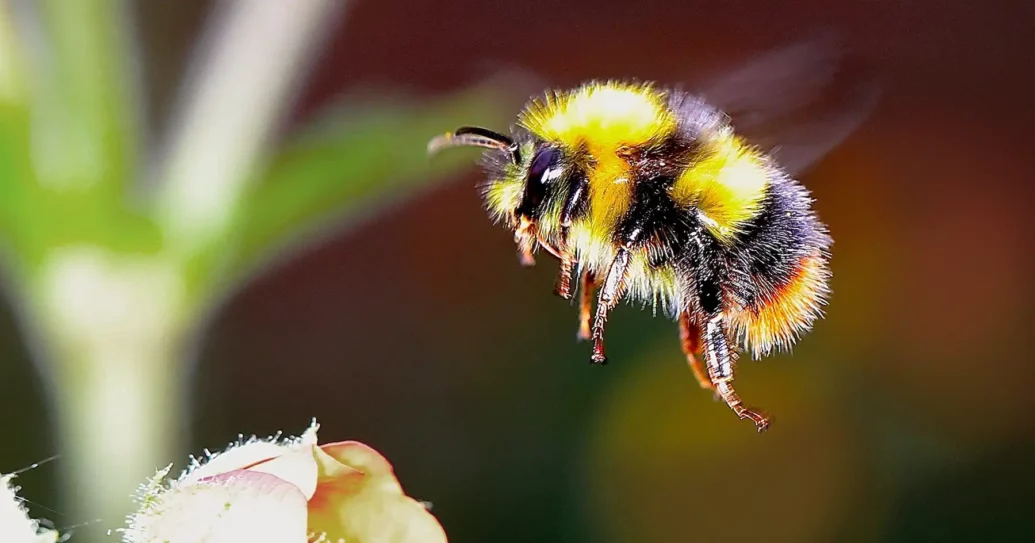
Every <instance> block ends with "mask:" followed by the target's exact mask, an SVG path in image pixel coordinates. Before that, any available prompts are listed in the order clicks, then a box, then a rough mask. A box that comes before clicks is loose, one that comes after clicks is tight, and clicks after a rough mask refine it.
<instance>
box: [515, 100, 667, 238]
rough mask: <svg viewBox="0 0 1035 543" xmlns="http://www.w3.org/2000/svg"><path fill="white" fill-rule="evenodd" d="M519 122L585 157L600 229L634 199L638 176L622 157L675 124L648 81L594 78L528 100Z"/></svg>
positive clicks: (591, 206)
mask: <svg viewBox="0 0 1035 543" xmlns="http://www.w3.org/2000/svg"><path fill="white" fill-rule="evenodd" d="M519 122H520V124H521V125H522V126H524V127H525V128H526V129H528V130H529V131H530V132H532V133H533V134H535V135H537V136H539V137H540V138H542V139H544V140H546V141H549V142H553V143H555V144H557V145H559V146H561V147H562V148H564V149H566V150H568V151H569V152H571V153H572V154H573V155H578V156H581V157H583V162H584V163H583V164H582V165H583V167H584V168H585V169H586V174H587V177H588V181H589V210H590V217H591V222H592V224H593V225H594V227H595V228H598V229H601V230H609V229H610V228H611V227H612V226H613V225H614V224H615V223H617V221H618V220H619V218H620V217H621V216H622V215H623V214H624V213H625V212H626V210H627V209H628V207H629V204H630V203H631V201H632V188H633V186H632V185H633V179H632V171H631V167H630V165H629V163H628V162H627V161H626V160H625V159H624V158H623V157H622V156H621V151H622V149H623V148H626V147H635V146H640V145H643V144H646V143H649V142H651V141H656V140H658V139H660V138H663V137H665V136H667V135H668V134H670V133H672V132H673V131H674V130H675V129H676V122H677V120H676V118H675V117H674V116H673V114H672V112H671V111H670V110H669V108H668V106H667V104H666V103H665V96H664V94H663V93H661V92H660V91H658V90H657V89H655V88H654V87H653V86H652V85H649V84H632V83H620V82H604V83H589V84H586V85H583V86H582V87H579V88H577V89H575V90H572V91H567V92H559V93H553V94H549V95H547V96H546V97H545V98H544V99H543V100H537V101H534V102H532V103H531V104H529V106H528V107H527V108H525V110H524V111H523V112H522V113H521V115H520V118H519Z"/></svg>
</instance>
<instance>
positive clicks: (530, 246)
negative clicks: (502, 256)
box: [514, 217, 538, 268]
mask: <svg viewBox="0 0 1035 543" xmlns="http://www.w3.org/2000/svg"><path fill="white" fill-rule="evenodd" d="M537 231H538V227H537V226H536V224H535V223H534V222H532V221H531V220H529V219H528V218H526V217H521V219H520V220H519V223H518V226H517V228H515V229H514V243H515V244H516V245H517V248H518V261H519V262H521V265H522V266H525V267H526V268H529V267H532V266H535V256H533V255H532V252H533V251H534V250H535V245H536V243H537V242H538V236H537V235H536V234H537Z"/></svg>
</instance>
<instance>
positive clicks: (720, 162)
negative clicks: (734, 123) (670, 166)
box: [672, 132, 769, 242]
mask: <svg viewBox="0 0 1035 543" xmlns="http://www.w3.org/2000/svg"><path fill="white" fill-rule="evenodd" d="M707 152H708V155H707V158H705V159H703V160H701V161H699V162H697V163H696V164H694V165H692V166H691V167H689V168H687V169H686V170H685V171H684V172H683V174H682V175H680V176H679V178H678V179H676V182H675V184H674V185H673V187H672V198H673V199H674V200H675V201H676V202H677V203H679V204H681V205H684V206H694V207H696V208H697V210H698V211H699V212H700V214H701V219H702V221H703V223H704V226H705V227H706V228H707V229H708V230H709V231H710V232H711V233H712V235H714V236H715V237H716V238H717V239H719V240H720V241H724V242H728V241H730V240H731V239H732V238H733V237H734V236H735V235H736V234H737V233H738V232H739V231H740V230H741V227H742V226H743V225H744V224H745V223H746V222H747V221H749V220H751V219H752V218H754V217H755V216H756V215H757V214H758V213H759V212H760V211H761V209H762V199H763V198H764V197H765V193H766V186H767V185H768V182H769V173H768V171H767V170H766V167H765V163H764V159H763V158H762V156H761V155H759V154H758V153H756V152H755V151H754V150H753V149H751V148H750V147H747V146H746V145H745V144H744V143H743V141H741V140H740V139H739V138H738V137H737V136H735V135H734V134H733V133H732V132H726V133H722V134H718V135H717V137H716V138H715V139H713V140H712V141H711V142H710V143H709V148H708V149H707Z"/></svg>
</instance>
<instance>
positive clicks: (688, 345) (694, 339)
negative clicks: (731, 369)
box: [679, 311, 715, 390]
mask: <svg viewBox="0 0 1035 543" xmlns="http://www.w3.org/2000/svg"><path fill="white" fill-rule="evenodd" d="M679 339H680V343H681V344H682V346H683V354H685V355H686V363H687V364H688V365H689V366H690V370H691V371H693V372H694V378H696V379H697V384H698V385H700V386H701V388H703V389H705V390H715V385H714V384H712V379H711V377H709V376H708V370H707V369H706V368H705V367H704V364H702V363H701V360H700V359H699V358H697V354H696V353H699V352H700V351H701V328H700V327H699V326H697V324H695V323H694V322H693V319H692V317H691V315H690V312H689V311H683V312H682V313H680V314H679Z"/></svg>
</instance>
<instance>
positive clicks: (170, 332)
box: [0, 0, 502, 541]
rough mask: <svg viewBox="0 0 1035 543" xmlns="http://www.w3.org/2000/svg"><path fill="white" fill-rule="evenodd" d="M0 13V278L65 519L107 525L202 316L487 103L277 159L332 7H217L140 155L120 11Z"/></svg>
mask: <svg viewBox="0 0 1035 543" xmlns="http://www.w3.org/2000/svg"><path fill="white" fill-rule="evenodd" d="M0 4H2V7H3V10H2V12H0V251H2V252H0V255H2V265H3V278H4V284H5V288H6V291H7V295H8V298H9V299H10V301H11V302H12V304H13V305H14V306H15V309H16V312H17V314H18V316H19V320H20V324H21V326H22V329H23V332H24V334H25V336H26V338H27V340H28V342H29V344H30V348H31V350H32V352H33V355H34V357H35V358H36V359H37V362H38V363H39V366H40V369H41V372H42V374H43V375H44V377H45V379H46V382H47V384H48V389H49V391H50V392H51V397H52V398H51V399H52V401H53V403H54V406H55V414H56V417H57V426H58V431H59V433H60V440H59V441H60V444H61V448H62V450H61V451H60V452H61V454H62V462H61V463H62V465H63V470H64V473H63V480H64V481H65V484H66V488H65V491H66V493H67V496H66V497H67V499H69V501H70V503H69V504H68V509H69V513H70V514H69V517H68V518H71V519H74V520H75V521H76V522H82V521H92V520H94V519H99V521H100V525H101V526H102V527H104V528H116V527H119V526H120V525H121V523H122V521H123V519H124V518H125V516H126V515H127V513H128V512H129V511H130V509H131V508H130V498H131V495H132V494H133V491H134V490H135V488H136V487H137V485H138V484H139V483H141V482H142V481H144V480H145V479H146V478H147V477H149V476H150V475H152V474H153V473H154V471H155V470H156V469H157V468H160V467H163V466H165V465H166V464H168V462H169V460H170V459H171V458H177V457H179V456H180V455H181V450H182V447H183V445H184V443H183V437H184V435H185V432H186V430H187V425H188V422H187V421H188V420H189V417H188V416H187V415H188V413H187V409H188V407H187V406H188V404H187V403H186V401H185V400H186V398H187V397H188V396H187V395H188V384H189V383H187V382H186V381H187V375H188V373H189V367H188V364H187V363H188V362H189V361H190V356H191V351H192V349H193V343H194V341H195V338H196V337H197V336H198V333H199V332H200V331H201V327H202V326H203V325H204V322H205V319H206V315H207V314H208V313H210V312H211V311H213V310H214V308H215V307H216V305H217V303H218V301H219V300H221V299H222V298H224V297H225V296H226V295H227V294H228V293H229V292H231V291H232V290H233V289H235V288H238V287H239V286H240V284H242V283H243V282H244V281H245V280H246V278H247V277H248V276H249V274H251V273H253V272H254V271H255V270H256V269H258V268H259V267H260V266H262V265H263V264H265V263H268V262H269V261H270V260H272V259H273V258H274V257H275V256H276V255H277V254H280V253H283V252H285V251H287V250H289V249H291V248H293V247H297V246H298V245H299V240H303V239H312V238H313V237H314V235H315V234H317V233H318V232H317V231H318V230H319V229H321V228H326V227H328V226H332V225H333V223H335V222H337V221H340V219H341V218H342V217H349V216H352V215H356V214H357V213H358V212H359V211H361V210H362V211H363V212H366V211H367V210H368V208H369V207H370V204H371V201H372V200H376V199H377V198H382V199H384V197H388V196H393V195H397V194H398V193H401V192H407V191H406V190H404V189H405V188H406V187H414V188H415V187H417V186H419V183H426V182H427V180H428V179H431V178H432V176H433V174H442V173H447V172H451V171H456V170H457V169H459V168H462V167H464V166H466V164H467V163H466V162H464V161H462V160H460V159H461V158H463V157H458V158H457V159H456V160H453V161H445V160H439V161H435V163H434V164H431V165H429V164H428V162H427V161H426V157H425V155H424V143H425V142H426V140H427V138H428V137H429V136H431V135H433V134H434V133H436V132H438V131H441V130H442V127H444V126H445V127H448V126H452V125H454V124H458V123H459V122H460V121H461V120H465V121H470V120H473V121H480V120H484V121H485V122H497V121H502V117H500V116H493V115H494V113H493V112H494V111H496V109H497V106H496V103H495V102H496V101H495V100H494V98H495V97H498V96H499V93H497V92H495V91H494V90H493V89H492V88H491V86H490V87H487V88H481V89H476V90H475V91H473V92H467V93H462V94H461V95H460V96H458V97H456V98H453V99H451V100H450V101H448V102H445V103H440V104H437V105H435V106H433V107H429V108H423V109H417V108H415V107H411V106H410V105H408V104H405V103H398V102H387V103H383V104H370V105H368V106H365V107H362V108H357V109H356V110H355V111H354V112H353V115H352V116H351V117H348V118H347V120H344V121H343V120H341V119H338V118H337V117H335V116H333V115H325V116H324V118H322V119H320V121H321V122H320V123H316V124H315V128H314V129H313V130H310V131H308V132H307V133H305V134H303V136H302V137H297V138H295V139H294V140H293V141H290V142H288V143H287V144H286V145H277V144H278V142H276V141H274V137H275V136H276V134H277V130H278V129H279V128H280V127H281V120H282V119H283V118H284V117H285V115H286V113H287V110H288V108H290V107H291V105H292V103H293V99H294V98H295V96H296V94H297V92H298V90H299V88H300V86H301V85H300V83H301V81H302V80H303V79H304V75H305V72H306V71H307V68H308V67H309V64H310V63H311V61H312V56H313V53H314V51H315V50H316V49H317V48H318V46H319V45H320V44H321V43H322V41H323V39H324V38H325V37H326V36H327V35H328V31H329V29H330V28H331V26H332V25H331V22H334V21H338V20H340V16H339V15H340V13H339V12H340V10H342V9H344V7H345V4H346V2H345V1H344V0H299V1H295V2H264V1H249V0H240V1H227V2H220V3H217V4H216V7H215V10H214V12H213V14H212V15H210V17H209V23H208V26H207V28H206V32H205V35H204V37H203V38H202V40H201V43H200V45H199V47H198V49H197V51H195V58H194V62H193V63H191V70H192V71H191V72H190V73H188V74H187V80H186V84H185V86H184V87H183V89H182V90H183V91H184V93H183V94H182V96H181V97H180V102H179V103H178V104H177V106H178V109H177V111H176V112H175V113H174V116H173V117H172V123H171V126H172V130H171V133H170V134H169V136H168V137H166V138H162V141H161V142H160V143H164V144H165V145H164V146H163V147H161V148H158V149H150V148H149V145H150V144H153V143H154V142H152V141H149V140H150V139H152V138H150V137H149V134H148V131H147V127H146V126H144V122H143V121H142V119H143V117H144V116H143V113H142V112H143V110H144V107H143V104H142V103H141V102H142V101H143V98H142V97H143V93H142V92H141V89H140V87H141V85H142V83H141V81H140V78H139V77H138V76H137V71H138V69H139V66H135V63H139V62H140V60H139V59H136V58H135V55H136V53H135V51H136V47H135V45H134V43H133V40H134V35H133V29H134V25H133V24H132V21H131V12H130V5H129V4H128V2H126V1H125V0H76V1H68V0H42V1H40V2H14V1H10V0H0ZM487 115H488V117H487ZM151 158H154V159H156V160H157V162H156V164H155V165H154V166H152V165H151V164H150V163H148V160H149V159H151ZM140 181H144V182H140ZM409 192H411V193H412V190H410V191H409ZM102 532H103V530H102ZM82 535H84V534H80V535H79V536H77V537H76V540H77V541H81V540H84V538H83V537H81V536H82Z"/></svg>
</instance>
